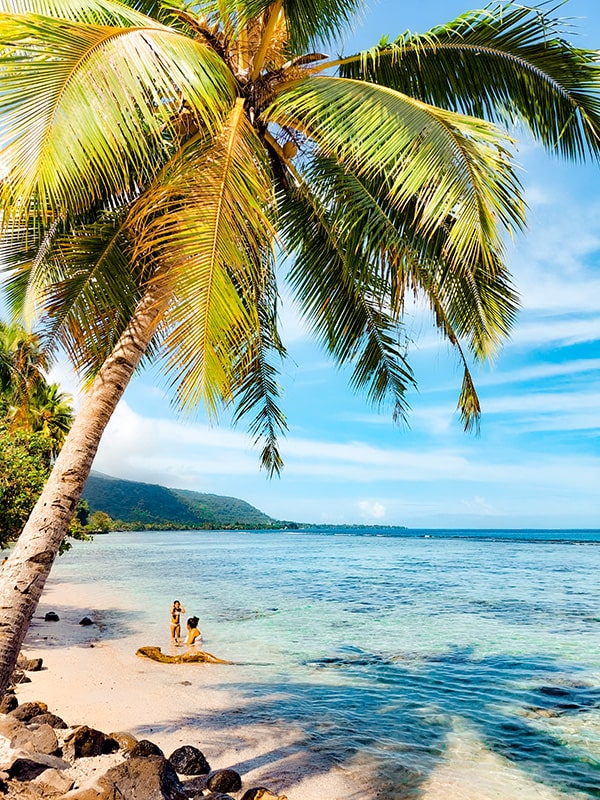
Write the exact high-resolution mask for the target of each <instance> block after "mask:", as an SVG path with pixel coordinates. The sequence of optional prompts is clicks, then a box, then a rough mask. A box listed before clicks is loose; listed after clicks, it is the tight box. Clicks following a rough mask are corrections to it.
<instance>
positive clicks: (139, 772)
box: [0, 702, 287, 800]
mask: <svg viewBox="0 0 600 800" xmlns="http://www.w3.org/2000/svg"><path fill="white" fill-rule="evenodd" d="M53 723H54V724H53ZM66 725H67V724H66V723H65V722H64V720H62V719H61V718H60V717H58V716H56V715H55V714H52V712H50V711H49V710H48V708H47V706H46V704H45V703H41V702H35V703H23V704H22V705H21V706H17V708H16V709H13V710H12V711H11V712H10V713H9V714H1V713H0V793H1V794H2V795H3V796H6V798H7V800H13V798H14V800H17V798H18V799H19V800H115V798H118V800H236V798H237V800H240V794H241V791H242V776H241V775H240V774H239V773H238V772H236V771H235V770H233V769H217V770H214V771H212V772H211V771H210V766H209V764H208V761H207V760H206V758H205V756H204V754H203V753H202V751H201V750H199V749H198V748H197V747H195V746H194V745H191V744H188V745H184V746H182V747H179V748H177V750H175V751H174V752H173V753H171V755H170V756H169V758H168V759H166V758H165V757H164V755H163V752H162V750H161V749H160V747H158V745H156V744H155V743H154V742H151V741H149V740H147V739H142V740H140V741H138V740H137V739H136V738H135V737H134V736H132V735H131V734H129V733H124V732H119V733H113V734H105V733H103V732H102V731H99V730H96V729H95V728H91V727H88V726H86V725H80V726H77V727H74V728H70V727H66ZM82 759H83V760H84V762H85V763H84V767H83V770H82V769H81V767H80V765H81V763H82ZM82 776H87V777H82ZM207 776H208V777H207ZM241 800H287V798H286V797H285V795H277V794H274V793H273V792H271V791H270V790H269V789H267V788H265V787H263V786H261V787H255V788H252V789H248V790H247V791H246V792H245V793H244V794H243V797H242V798H241Z"/></svg>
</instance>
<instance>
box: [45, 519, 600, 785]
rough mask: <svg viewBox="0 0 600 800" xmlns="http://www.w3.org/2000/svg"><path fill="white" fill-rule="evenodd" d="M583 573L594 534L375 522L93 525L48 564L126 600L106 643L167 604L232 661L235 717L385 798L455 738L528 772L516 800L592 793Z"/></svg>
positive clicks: (596, 705) (599, 734) (159, 626)
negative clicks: (378, 525)
mask: <svg viewBox="0 0 600 800" xmlns="http://www.w3.org/2000/svg"><path fill="white" fill-rule="evenodd" d="M599 575H600V533H598V532H577V531H570V532H556V531H554V532H540V531H529V532H528V531H513V532H499V531H490V532H477V533H473V534H469V533H467V532H464V533H461V532H457V531H448V532H440V531H418V532H416V531H415V532H411V531H407V532H405V533H402V534H401V535H398V534H392V533H391V532H390V531H386V530H385V529H382V530H379V531H371V532H364V531H352V532H350V531H342V530H340V531H338V532H337V535H336V532H333V531H327V532H318V531H313V532H310V533H294V534H292V533H271V532H269V533H243V532H235V533H234V532H223V533H212V532H181V533H179V532H177V533H172V532H168V533H165V532H149V533H135V534H132V533H128V534H110V535H106V536H98V537H96V539H95V541H94V542H93V543H83V544H78V545H77V546H76V547H75V548H74V551H73V552H72V553H70V554H68V555H67V556H65V557H63V558H61V559H59V560H58V562H57V565H56V567H55V568H54V570H53V576H55V577H56V578H58V579H60V580H72V581H75V582H77V583H81V582H82V581H86V580H93V581H95V582H96V583H102V584H104V585H105V586H106V588H107V589H109V590H110V591H111V592H113V593H116V594H118V596H119V597H120V598H126V599H127V603H128V604H129V606H130V607H131V609H132V613H131V614H130V615H119V616H118V617H116V616H115V618H113V619H111V618H110V616H109V617H108V618H107V620H106V628H105V631H104V635H105V636H106V637H110V638H111V639H114V640H115V642H116V643H117V644H118V640H119V638H120V637H126V636H129V635H131V634H132V633H135V634H136V635H138V638H139V639H140V641H141V642H142V643H144V644H159V645H161V646H163V648H164V647H165V646H167V647H168V644H169V624H168V623H169V607H170V603H171V602H172V600H173V598H175V597H177V598H179V599H180V600H181V601H182V603H183V605H184V606H185V607H186V609H187V615H191V614H192V613H193V614H197V615H198V616H199V617H200V627H201V628H202V631H203V633H204V637H205V645H204V646H205V647H206V649H207V650H209V651H211V652H213V653H215V654H217V655H219V656H221V657H223V658H227V659H230V660H232V661H236V662H241V663H242V664H244V665H245V666H244V667H243V668H241V669H239V670H238V672H237V673H236V674H237V675H239V684H238V685H236V686H235V690H236V691H237V692H239V694H240V697H243V698H244V703H243V705H242V708H241V709H235V710H232V712H231V713H232V715H235V721H236V722H237V723H240V722H243V721H244V719H245V718H247V719H248V721H253V722H255V721H259V720H265V721H268V720H271V719H276V720H284V721H286V720H289V721H290V722H292V723H293V724H294V725H295V726H297V727H298V728H299V729H300V730H301V731H302V735H303V737H304V739H305V741H304V743H303V744H304V747H306V749H307V750H308V751H313V752H315V753H316V752H318V753H319V757H320V758H324V759H326V760H327V761H328V763H330V764H339V765H349V764H352V765H356V764H364V765H365V768H366V769H369V771H372V770H374V772H375V775H376V781H377V791H378V792H379V793H380V796H385V797H387V798H390V800H401V798H418V797H419V796H421V791H422V787H423V786H424V785H426V783H427V781H428V779H429V777H430V776H431V775H432V774H433V771H434V770H435V769H436V767H438V766H439V765H440V764H441V763H443V761H444V757H445V754H446V753H447V751H448V748H449V746H450V743H452V747H453V748H456V747H457V744H456V743H457V737H458V743H459V747H458V749H459V751H460V743H461V741H464V743H465V747H466V743H467V742H468V741H472V740H473V738H475V739H476V741H478V742H479V743H480V745H481V747H482V749H483V750H485V752H486V753H490V752H491V753H493V754H495V755H497V756H499V757H500V759H501V760H502V762H503V763H504V764H505V765H506V766H507V767H508V768H511V769H512V768H514V769H515V770H518V771H519V772H521V773H523V774H524V775H526V776H528V777H529V778H530V779H531V780H532V781H535V786H536V789H535V791H533V790H532V791H531V793H529V794H528V790H527V789H520V790H519V793H518V796H519V798H523V800H530V798H531V800H533V798H534V797H535V798H538V797H542V796H544V797H545V796H546V795H545V794H543V791H544V790H545V789H548V791H550V792H553V794H552V796H556V794H557V793H558V795H559V796H560V794H562V795H563V796H564V797H569V798H575V797H578V798H589V797H600V637H599V634H600V586H599V579H598V576H599ZM223 722H227V720H226V719H223V718H221V720H220V723H221V724H222V723H223ZM461 737H462V738H461ZM466 750H467V751H468V752H469V753H472V748H471V749H469V748H466ZM466 757H468V758H471V757H472V755H469V756H466ZM482 780H483V775H482ZM373 796H375V795H373ZM548 796H550V795H548ZM498 797H499V798H504V795H498Z"/></svg>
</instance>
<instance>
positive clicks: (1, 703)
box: [0, 692, 19, 714]
mask: <svg viewBox="0 0 600 800" xmlns="http://www.w3.org/2000/svg"><path fill="white" fill-rule="evenodd" d="M18 705H19V701H18V700H17V696H16V695H15V694H13V692H7V693H6V694H5V695H4V697H3V698H2V700H0V714H8V713H9V712H10V711H14V710H15V708H16V707H17V706H18Z"/></svg>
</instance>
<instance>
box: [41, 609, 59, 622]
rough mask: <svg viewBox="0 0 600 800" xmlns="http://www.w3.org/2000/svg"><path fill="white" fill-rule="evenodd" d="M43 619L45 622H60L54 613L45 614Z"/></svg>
mask: <svg viewBox="0 0 600 800" xmlns="http://www.w3.org/2000/svg"><path fill="white" fill-rule="evenodd" d="M44 619H45V620H46V622H59V621H60V617H59V616H58V614H57V613H56V611H48V613H47V614H46V616H45V617H44Z"/></svg>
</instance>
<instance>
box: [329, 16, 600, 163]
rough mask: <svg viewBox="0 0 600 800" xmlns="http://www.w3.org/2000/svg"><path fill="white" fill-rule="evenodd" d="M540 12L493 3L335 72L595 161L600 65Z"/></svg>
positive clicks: (561, 24) (599, 146) (599, 145)
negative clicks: (515, 129) (518, 127)
mask: <svg viewBox="0 0 600 800" xmlns="http://www.w3.org/2000/svg"><path fill="white" fill-rule="evenodd" d="M565 28H566V25H565V21H564V20H561V19H555V18H552V17H550V16H549V14H546V13H545V12H544V11H543V10H542V9H540V8H526V7H524V6H521V5H517V4H512V3H509V4H505V5H503V4H494V5H491V6H488V7H487V8H486V9H485V10H483V11H472V12H469V13H468V14H464V15H462V16H460V17H458V19H456V20H454V21H453V22H450V23H448V24H447V25H444V26H440V27H437V28H434V29H433V30H431V31H430V32H428V33H426V34H423V35H417V34H411V33H405V34H404V35H403V36H401V37H400V38H399V39H397V40H396V41H395V42H393V43H385V44H382V45H381V46H378V47H375V48H373V49H372V50H368V51H366V52H364V53H360V54H357V55H356V56H353V57H349V58H347V59H343V60H342V61H341V63H340V73H341V74H342V75H343V76H346V77H351V78H355V79H362V80H367V81H373V82H375V83H377V84H381V85H384V86H389V87H390V88H393V89H395V90H397V91H399V92H403V93H404V94H409V95H411V96H412V97H415V98H418V99H420V100H422V101H423V102H426V103H431V104H434V105H438V106H440V107H442V108H447V109H451V110H457V111H460V112H462V113H464V114H469V115H472V116H476V117H484V118H487V119H492V120H498V121H501V122H510V123H513V122H520V123H522V124H524V125H526V126H527V127H528V128H529V129H530V130H531V132H532V134H533V136H534V137H535V138H536V139H537V140H538V141H540V142H542V143H543V144H544V145H545V147H547V148H548V149H549V150H551V151H554V152H556V153H558V154H560V155H561V156H564V157H567V158H571V159H579V158H583V157H584V156H585V155H586V154H590V153H591V154H592V155H594V156H596V157H598V155H600V63H599V61H598V54H597V52H596V51H592V50H585V49H582V48H578V47H575V46H574V45H572V44H571V43H570V42H569V41H567V40H566V39H565V38H564V34H565V33H566V30H565Z"/></svg>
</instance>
